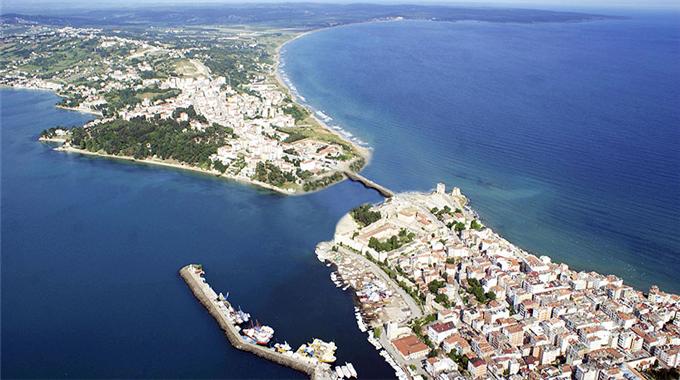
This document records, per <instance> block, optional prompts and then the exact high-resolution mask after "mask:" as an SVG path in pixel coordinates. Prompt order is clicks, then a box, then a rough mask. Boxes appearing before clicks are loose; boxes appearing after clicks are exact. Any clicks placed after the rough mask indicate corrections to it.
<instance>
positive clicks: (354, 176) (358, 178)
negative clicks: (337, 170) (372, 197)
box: [343, 171, 394, 198]
mask: <svg viewBox="0 0 680 380" xmlns="http://www.w3.org/2000/svg"><path fill="white" fill-rule="evenodd" d="M343 174H344V175H345V176H346V177H347V178H349V179H350V180H351V181H353V182H359V183H360V184H362V185H364V187H365V188H367V189H373V190H375V191H377V192H378V193H380V195H382V196H383V197H385V198H392V197H393V196H394V192H393V191H392V190H390V189H388V188H386V187H385V186H382V185H379V184H377V183H375V182H373V181H371V180H370V179H368V178H366V177H364V176H362V175H361V174H358V173H354V172H350V171H344V172H343Z"/></svg>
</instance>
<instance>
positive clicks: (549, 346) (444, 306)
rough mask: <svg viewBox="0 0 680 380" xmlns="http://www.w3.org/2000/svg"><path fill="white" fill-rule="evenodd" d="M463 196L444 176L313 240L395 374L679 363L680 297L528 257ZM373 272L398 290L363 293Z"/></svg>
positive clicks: (543, 372)
mask: <svg viewBox="0 0 680 380" xmlns="http://www.w3.org/2000/svg"><path fill="white" fill-rule="evenodd" d="M467 204H468V202H467V199H466V198H465V196H464V195H462V194H461V192H460V190H459V189H458V188H454V189H453V190H452V191H450V192H447V191H446V187H445V185H444V184H438V185H437V187H436V190H434V191H433V192H431V193H428V194H423V193H403V194H398V195H396V196H394V197H392V198H388V199H387V200H385V201H384V202H383V203H381V204H378V205H372V206H371V205H365V206H362V207H360V208H357V209H355V210H353V211H352V212H351V213H350V214H347V215H345V217H343V218H342V220H341V221H340V222H339V223H338V226H337V228H336V233H335V237H334V240H333V241H332V242H326V243H322V244H320V245H319V247H318V248H317V255H318V256H319V259H320V260H324V261H326V260H327V261H329V262H330V263H333V264H335V266H336V268H337V272H334V273H333V276H334V277H335V278H334V281H336V282H338V286H339V287H343V289H347V288H348V287H349V286H351V287H353V289H354V291H355V292H356V293H357V302H358V303H359V305H358V307H357V310H358V311H359V313H362V314H363V316H362V317H358V318H360V323H359V325H360V327H362V324H364V323H367V324H369V327H368V328H369V329H370V331H369V340H371V341H373V343H376V349H379V350H381V355H383V356H385V357H386V358H387V359H388V362H389V363H390V364H392V365H393V367H394V368H395V373H396V374H397V376H398V377H399V378H402V379H407V378H413V379H417V378H435V379H441V380H446V379H463V378H466V379H469V378H473V379H526V378H530V379H577V380H614V379H647V378H652V377H649V371H651V370H656V371H664V370H667V371H670V370H671V369H672V368H678V367H680V296H678V295H674V294H668V293H664V292H662V291H661V290H659V289H658V288H657V287H652V288H651V289H650V290H649V291H648V292H646V293H643V292H642V291H639V290H636V289H634V288H632V287H630V286H627V285H625V284H624V283H623V281H622V280H621V279H620V278H618V277H616V276H613V275H602V274H598V273H595V272H578V271H574V270H572V269H570V268H569V267H568V266H567V265H566V264H560V263H555V262H553V261H552V260H551V259H550V258H549V257H546V256H536V255H533V254H531V253H528V252H526V251H524V250H522V249H520V248H518V247H516V246H515V245H513V244H511V243H509V242H508V241H507V240H505V239H503V238H502V237H501V236H499V235H498V234H496V233H495V232H494V231H492V230H491V229H490V228H488V227H485V226H484V225H483V224H482V223H481V222H480V221H479V219H478V216H477V215H476V214H475V212H474V211H473V210H471V209H470V208H469V207H468V206H467ZM369 262H370V265H369V264H368V263H369ZM345 277H346V279H345ZM377 277H379V279H380V281H381V282H385V281H386V280H387V284H386V285H385V286H386V287H387V288H389V289H390V290H391V291H390V292H387V293H385V292H383V293H376V294H375V295H372V297H368V298H367V297H366V290H365V283H366V282H369V283H370V282H375V278H377ZM357 284H359V285H360V287H359V288H357V287H356V285H357ZM348 285H349V286H348ZM414 303H415V304H417V305H418V306H417V307H415V306H412V305H413V304H414ZM409 304H410V305H409ZM392 305H396V306H398V307H396V308H395V307H391V306H392ZM362 310H367V311H369V310H370V311H372V313H370V315H369V314H366V313H364V312H362ZM364 329H366V328H364ZM377 335H380V338H379V339H376V338H375V337H376V336H377ZM376 340H378V341H377V342H376Z"/></svg>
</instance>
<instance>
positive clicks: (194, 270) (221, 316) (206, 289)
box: [179, 264, 335, 380]
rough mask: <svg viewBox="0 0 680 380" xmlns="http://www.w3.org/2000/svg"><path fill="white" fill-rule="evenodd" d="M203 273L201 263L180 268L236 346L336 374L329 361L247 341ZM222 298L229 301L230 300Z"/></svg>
mask: <svg viewBox="0 0 680 380" xmlns="http://www.w3.org/2000/svg"><path fill="white" fill-rule="evenodd" d="M202 273H203V270H202V268H201V266H200V265H195V264H189V265H187V266H185V267H183V268H182V269H180V271H179V274H180V276H181V277H182V278H183V279H184V281H185V282H186V283H187V285H188V286H189V289H191V291H192V292H193V293H194V296H195V297H196V298H197V299H198V300H199V302H201V304H202V305H203V306H204V307H205V308H206V309H208V312H209V313H210V315H212V317H213V318H215V321H217V324H218V325H219V326H220V328H221V329H222V330H223V331H224V333H225V335H226V336H227V339H229V342H230V343H231V345H232V346H234V348H236V349H238V350H242V351H248V352H250V353H253V354H255V355H257V356H259V357H261V358H264V359H267V360H270V361H272V362H274V363H277V364H280V365H282V366H286V367H289V368H292V369H294V370H296V371H300V372H303V373H305V374H307V375H309V377H310V378H311V379H314V380H330V379H334V378H335V376H333V372H331V368H330V366H329V365H328V364H323V363H318V362H314V361H312V360H307V359H305V358H302V357H299V356H297V357H296V356H293V355H290V354H285V353H279V352H276V351H274V350H273V349H271V348H269V347H264V346H259V345H257V344H254V343H249V342H246V341H244V340H243V338H242V337H241V335H240V334H239V332H238V330H237V328H236V326H235V325H234V323H233V322H232V321H231V320H230V319H229V317H228V314H227V313H225V312H223V311H222V310H221V308H220V306H219V305H218V302H217V299H218V295H217V293H215V291H214V290H213V289H212V288H211V287H210V285H208V284H207V283H206V282H205V279H204V278H203V277H202V276H201V274H202ZM220 302H225V303H227V301H220Z"/></svg>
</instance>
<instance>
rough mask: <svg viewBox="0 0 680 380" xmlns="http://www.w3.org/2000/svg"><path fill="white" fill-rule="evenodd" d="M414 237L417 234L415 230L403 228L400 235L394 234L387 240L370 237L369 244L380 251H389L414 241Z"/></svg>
mask: <svg viewBox="0 0 680 380" xmlns="http://www.w3.org/2000/svg"><path fill="white" fill-rule="evenodd" d="M414 237H415V234H414V233H413V232H407V231H406V230H405V229H401V231H399V235H392V236H391V237H390V238H389V239H387V240H385V241H380V240H378V239H376V238H375V237H372V238H370V239H369V240H368V246H369V247H370V248H373V249H375V250H376V251H378V252H383V251H386V252H389V251H392V250H395V249H397V248H401V247H402V246H403V245H404V244H408V243H410V242H412V241H413V238H414Z"/></svg>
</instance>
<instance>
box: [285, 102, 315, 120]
mask: <svg viewBox="0 0 680 380" xmlns="http://www.w3.org/2000/svg"><path fill="white" fill-rule="evenodd" d="M283 112H284V113H286V114H288V115H290V116H292V117H293V118H294V119H295V121H296V122H298V121H302V120H304V119H306V118H307V116H309V112H307V110H306V109H304V108H302V107H300V106H298V105H297V104H294V103H291V105H289V106H288V107H284V108H283Z"/></svg>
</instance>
